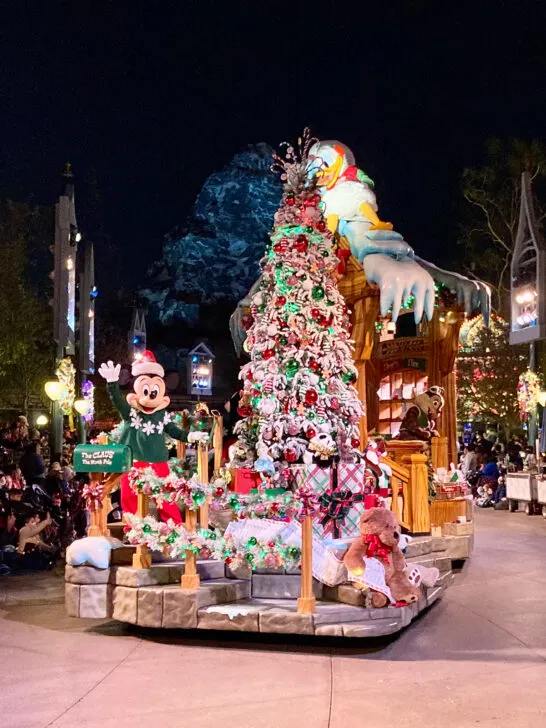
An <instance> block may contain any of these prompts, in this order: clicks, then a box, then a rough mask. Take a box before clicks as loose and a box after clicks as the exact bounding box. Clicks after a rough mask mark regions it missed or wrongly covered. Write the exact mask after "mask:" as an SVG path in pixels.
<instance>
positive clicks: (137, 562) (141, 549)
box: [133, 493, 152, 569]
mask: <svg viewBox="0 0 546 728" xmlns="http://www.w3.org/2000/svg"><path fill="white" fill-rule="evenodd" d="M137 498H138V501H137V516H138V517H139V518H145V517H146V516H147V515H148V513H149V507H148V506H149V503H148V496H147V495H145V494H144V493H139V494H138V496H137ZM151 565H152V554H151V553H150V552H149V550H148V547H147V546H146V545H145V544H142V545H141V546H137V547H136V553H134V554H133V568H134V569H149V568H150V566H151Z"/></svg>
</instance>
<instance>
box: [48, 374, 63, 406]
mask: <svg viewBox="0 0 546 728" xmlns="http://www.w3.org/2000/svg"><path fill="white" fill-rule="evenodd" d="M44 390H45V393H46V394H47V396H48V397H49V399H50V400H51V401H52V402H57V401H58V400H59V399H60V397H61V395H62V393H63V385H62V384H61V382H59V380H58V379H53V380H52V381H51V382H46V383H45V385H44Z"/></svg>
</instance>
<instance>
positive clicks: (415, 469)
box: [409, 453, 430, 534]
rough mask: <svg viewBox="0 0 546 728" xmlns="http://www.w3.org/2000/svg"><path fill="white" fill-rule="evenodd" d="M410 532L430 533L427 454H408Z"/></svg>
mask: <svg viewBox="0 0 546 728" xmlns="http://www.w3.org/2000/svg"><path fill="white" fill-rule="evenodd" d="M410 459H411V468H410V488H409V489H410V490H411V532H412V533H417V534H428V533H430V508H429V503H428V471H427V456H426V455H422V454H419V453H416V454H414V455H411V456H410Z"/></svg>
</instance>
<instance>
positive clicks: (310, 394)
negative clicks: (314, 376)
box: [305, 389, 318, 405]
mask: <svg viewBox="0 0 546 728" xmlns="http://www.w3.org/2000/svg"><path fill="white" fill-rule="evenodd" d="M317 399H318V394H317V391H316V389H308V390H307V392H306V393H305V404H306V405H312V404H315V402H316V401H317Z"/></svg>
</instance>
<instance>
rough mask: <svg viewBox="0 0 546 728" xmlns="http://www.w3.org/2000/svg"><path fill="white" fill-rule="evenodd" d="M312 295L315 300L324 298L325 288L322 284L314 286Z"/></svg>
mask: <svg viewBox="0 0 546 728" xmlns="http://www.w3.org/2000/svg"><path fill="white" fill-rule="evenodd" d="M311 296H312V297H313V301H322V299H323V298H324V288H323V287H322V286H313V290H312V291H311Z"/></svg>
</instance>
